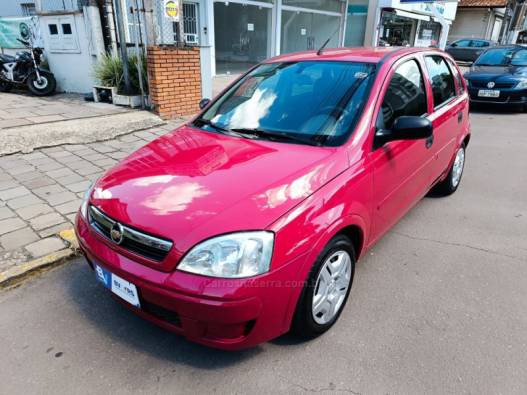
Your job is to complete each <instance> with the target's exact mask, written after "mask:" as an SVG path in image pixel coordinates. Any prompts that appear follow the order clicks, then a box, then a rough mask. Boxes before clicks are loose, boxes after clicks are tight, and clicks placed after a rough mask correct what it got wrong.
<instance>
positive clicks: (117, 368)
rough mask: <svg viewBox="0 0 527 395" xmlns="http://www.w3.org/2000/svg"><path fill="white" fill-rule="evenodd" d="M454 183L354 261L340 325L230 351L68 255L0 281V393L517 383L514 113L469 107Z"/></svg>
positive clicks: (526, 156)
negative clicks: (134, 299) (110, 287)
mask: <svg viewBox="0 0 527 395" xmlns="http://www.w3.org/2000/svg"><path fill="white" fill-rule="evenodd" d="M472 122H473V137H472V141H471V144H470V146H469V148H468V156H467V167H466V171H465V175H464V178H463V180H462V184H461V187H460V189H459V190H458V192H457V193H456V194H455V195H454V196H452V197H450V198H426V199H424V200H423V201H422V202H421V203H419V204H418V206H417V207H415V208H414V209H413V210H412V211H411V212H410V213H409V214H408V215H407V216H406V217H405V218H404V219H403V220H402V222H401V223H399V224H398V225H397V226H396V227H395V228H394V229H393V230H392V231H391V232H390V233H389V234H388V235H387V236H386V237H385V238H384V239H383V240H382V241H381V242H380V243H379V244H378V245H377V246H376V247H375V248H374V249H373V250H372V251H371V252H370V253H369V254H368V256H365V257H364V259H362V260H361V261H360V263H359V265H358V267H357V273H356V278H355V283H354V286H353V289H352V292H351V299H350V301H349V303H348V305H347V307H346V310H345V311H344V313H343V315H342V316H341V319H340V321H339V322H338V324H337V325H336V326H335V327H334V328H333V329H332V330H331V331H330V332H329V333H327V334H326V335H324V336H322V337H320V338H318V339H316V340H314V341H311V342H307V343H298V342H296V341H295V340H294V339H291V338H290V337H287V336H284V337H282V338H280V339H277V340H275V341H273V342H270V343H266V344H263V345H261V346H259V347H257V348H255V349H252V350H247V351H243V352H233V353H229V352H221V351H216V350H212V349H208V348H205V347H202V346H198V345H194V344H191V343H188V342H187V341H185V340H184V339H183V338H180V337H178V336H176V335H173V334H170V333H167V332H165V331H163V330H161V329H159V328H157V327H155V326H153V325H151V324H149V323H147V322H144V321H142V320H141V319H140V318H138V317H136V316H134V315H133V314H132V313H130V312H128V311H127V310H126V309H124V308H123V307H122V306H121V305H119V304H118V303H117V302H115V301H113V300H112V299H110V298H109V297H108V295H107V293H106V291H105V290H104V289H103V288H101V286H99V285H98V284H97V283H96V282H95V279H94V278H93V274H92V272H91V271H90V270H89V269H88V267H87V266H86V265H85V264H84V263H83V262H82V261H81V260H80V259H78V260H75V261H73V262H71V263H70V264H67V265H66V266H63V267H61V268H57V269H55V270H53V271H50V272H48V273H45V274H43V275H41V276H40V277H38V278H33V279H31V280H29V281H26V282H25V283H24V284H23V285H22V286H20V287H19V288H17V289H12V290H9V291H2V292H0V350H1V358H0V393H2V394H20V393H24V394H28V393H46V394H49V393H67V394H75V393H128V392H141V393H148V394H155V393H172V394H175V393H193V394H195V393H211V392H217V393H225V392H226V393H249V392H251V393H270V392H287V393H302V392H326V393H361V394H381V393H383V394H385V393H389V394H395V393H400V394H409V393H411V394H417V393H419V394H421V393H437V394H444V393H456V394H458V393H463V392H466V393H475V394H498V393H502V394H514V393H516V394H525V393H526V392H527V126H526V125H527V114H501V115H500V114H484V113H475V114H473V115H472Z"/></svg>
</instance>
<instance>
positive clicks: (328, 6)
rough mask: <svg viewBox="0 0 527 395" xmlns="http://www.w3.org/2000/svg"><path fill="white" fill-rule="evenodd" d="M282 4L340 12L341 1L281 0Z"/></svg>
mask: <svg viewBox="0 0 527 395" xmlns="http://www.w3.org/2000/svg"><path fill="white" fill-rule="evenodd" d="M282 4H283V5H284V6H290V7H300V8H310V9H312V10H320V11H332V12H342V2H341V1H339V0H282Z"/></svg>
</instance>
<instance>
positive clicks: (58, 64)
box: [40, 7, 102, 93]
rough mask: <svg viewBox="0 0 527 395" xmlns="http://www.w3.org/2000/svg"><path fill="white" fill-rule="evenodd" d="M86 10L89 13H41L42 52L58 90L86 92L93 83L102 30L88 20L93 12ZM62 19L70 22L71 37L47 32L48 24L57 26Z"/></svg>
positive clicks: (99, 53) (92, 16) (90, 88)
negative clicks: (43, 49) (43, 51)
mask: <svg viewBox="0 0 527 395" xmlns="http://www.w3.org/2000/svg"><path fill="white" fill-rule="evenodd" d="M86 8H88V7H86ZM86 8H85V10H86ZM89 8H93V7H89ZM91 11H93V10H91ZM87 14H89V16H87V15H86V13H82V12H76V13H72V14H59V15H41V16H40V28H41V31H42V35H43V39H44V48H45V55H46V58H47V60H48V62H49V66H50V70H51V71H52V72H53V74H54V75H55V78H56V80H57V90H58V91H63V92H76V93H88V92H91V90H92V87H93V85H95V83H96V82H95V80H94V78H93V65H94V64H95V63H96V62H97V58H98V56H100V55H101V43H102V32H101V31H100V24H99V25H97V23H91V21H90V17H91V18H94V17H95V16H94V15H93V13H91V12H89V13H87ZM96 16H98V11H97V14H96ZM63 23H71V24H72V33H73V34H72V35H71V36H72V37H66V36H60V35H59V37H56V36H57V35H51V34H50V29H49V25H50V24H57V25H59V26H58V27H59V29H60V25H62V24H63ZM97 26H99V28H97Z"/></svg>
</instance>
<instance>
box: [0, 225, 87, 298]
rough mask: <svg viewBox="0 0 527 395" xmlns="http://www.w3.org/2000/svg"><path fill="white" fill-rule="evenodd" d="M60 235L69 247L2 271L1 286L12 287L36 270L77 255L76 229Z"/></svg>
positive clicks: (0, 273)
mask: <svg viewBox="0 0 527 395" xmlns="http://www.w3.org/2000/svg"><path fill="white" fill-rule="evenodd" d="M58 235H59V236H60V238H61V239H63V240H64V241H65V242H66V243H67V244H68V247H67V248H64V249H62V250H59V251H55V252H53V253H51V254H48V255H45V256H43V257H40V258H37V259H34V260H32V261H29V262H25V263H21V264H20V265H16V266H13V267H11V268H9V269H7V270H5V271H3V272H0V288H8V287H11V286H13V285H15V284H18V283H19V282H20V281H22V280H23V279H25V278H26V277H28V276H29V275H30V274H32V273H34V272H36V271H39V270H42V269H46V268H50V267H52V266H56V265H59V264H61V263H63V262H64V261H65V260H66V259H67V258H70V257H73V256H75V255H77V254H78V252H79V244H78V242H77V238H76V237H75V232H74V230H73V229H67V230H63V231H62V232H60V233H59V234H58Z"/></svg>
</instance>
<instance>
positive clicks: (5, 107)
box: [0, 93, 132, 129]
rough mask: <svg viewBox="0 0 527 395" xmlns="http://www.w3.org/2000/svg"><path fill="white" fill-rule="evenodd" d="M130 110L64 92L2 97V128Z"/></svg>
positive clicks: (0, 120)
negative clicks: (87, 100) (50, 94)
mask: <svg viewBox="0 0 527 395" xmlns="http://www.w3.org/2000/svg"><path fill="white" fill-rule="evenodd" d="M130 111H132V110H131V109H129V108H126V107H117V106H114V105H111V104H106V103H90V102H86V101H84V99H83V97H82V96H81V95H76V94H67V93H61V94H57V95H53V96H49V97H36V96H31V95H29V94H2V95H0V129H3V128H10V127H15V126H25V125H35V124H36V125H38V124H42V123H48V122H57V121H65V120H68V119H80V118H91V117H97V116H99V115H109V114H121V113H126V112H130Z"/></svg>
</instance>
